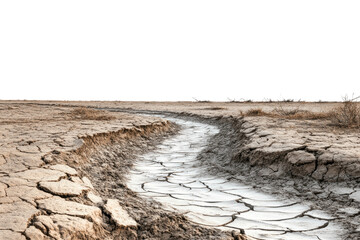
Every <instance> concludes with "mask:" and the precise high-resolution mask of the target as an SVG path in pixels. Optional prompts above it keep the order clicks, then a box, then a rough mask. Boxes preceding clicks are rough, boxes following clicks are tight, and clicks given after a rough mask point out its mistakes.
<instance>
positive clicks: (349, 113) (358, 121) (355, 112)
mask: <svg viewBox="0 0 360 240" xmlns="http://www.w3.org/2000/svg"><path fill="white" fill-rule="evenodd" d="M331 121H332V123H333V124H334V125H337V126H340V127H347V128H354V127H355V128H359V127H360V107H359V104H357V102H354V101H352V100H347V99H345V100H344V103H343V105H342V106H340V107H337V108H335V109H334V110H333V111H332V118H331Z"/></svg>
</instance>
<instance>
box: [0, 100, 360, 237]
mask: <svg viewBox="0 0 360 240" xmlns="http://www.w3.org/2000/svg"><path fill="white" fill-rule="evenodd" d="M38 103H40V104H44V103H41V102H37V104H38ZM6 104H8V103H6ZM6 104H5V105H2V106H4V108H2V111H1V113H2V114H1V115H0V118H1V125H0V127H1V128H2V129H1V131H0V134H1V135H0V147H1V150H2V151H1V152H0V153H1V154H0V165H1V166H0V177H1V180H0V215H3V216H0V221H2V222H1V224H0V226H5V227H2V228H1V230H0V232H1V234H0V236H1V237H3V238H4V239H21V238H24V237H25V236H26V237H28V238H30V239H32V238H34V239H36V238H37V237H39V236H41V237H43V236H45V238H44V239H47V237H50V236H51V235H50V234H53V235H54V236H55V235H56V234H59V233H60V232H61V233H60V234H62V235H61V236H62V237H64V236H67V234H69V233H70V232H72V233H76V231H75V230H74V229H83V230H80V231H79V232H77V233H78V235H76V236H77V237H78V238H79V239H81V238H84V236H83V233H84V231H85V229H86V230H87V231H88V232H89V233H91V234H92V231H97V226H96V225H97V220H98V217H97V211H95V209H83V210H82V211H81V212H82V213H81V215H77V214H78V213H73V214H69V213H66V214H63V211H59V212H57V211H58V210H56V208H55V206H52V204H49V201H44V200H46V199H48V198H53V199H54V200H55V201H57V199H56V197H55V198H54V197H53V196H55V195H58V196H59V197H60V198H62V199H65V200H66V201H67V202H70V201H71V202H74V203H75V202H77V203H79V204H83V205H84V204H85V205H91V206H97V204H99V203H100V202H106V203H107V201H106V200H103V199H102V198H101V197H100V196H99V195H98V193H97V192H100V193H101V191H97V187H98V185H96V187H95V190H93V189H92V188H91V184H89V180H88V179H86V178H84V176H83V173H81V172H79V171H77V174H74V172H73V171H72V170H70V169H68V168H67V167H66V166H65V165H64V164H57V165H56V166H55V167H51V168H50V166H54V164H55V163H51V158H52V157H53V156H54V155H57V154H59V153H62V152H63V151H74V150H75V149H77V148H79V146H81V145H82V144H83V142H82V141H81V137H82V136H87V135H86V134H89V135H91V134H97V133H105V132H109V131H116V130H118V129H120V128H121V127H120V125H122V124H123V125H122V126H123V127H127V128H129V129H130V128H133V127H134V126H133V125H132V124H131V122H132V121H134V119H136V120H135V121H138V123H139V124H140V125H141V122H142V121H143V118H139V119H138V118H136V117H131V118H128V120H127V121H125V122H127V123H126V124H124V122H122V123H121V124H120V122H118V124H115V126H114V125H113V122H112V121H111V122H108V123H107V124H103V123H102V124H97V123H94V121H82V122H76V121H69V119H66V118H65V117H64V116H63V115H62V113H63V112H64V111H66V110H64V109H66V108H63V107H59V106H46V105H45V106H41V107H40V106H37V107H35V105H32V104H29V102H26V105H25V104H20V105H19V104H10V105H11V106H7V105H6ZM46 104H61V105H86V106H93V107H98V108H123V109H141V110H152V111H157V112H172V113H176V114H180V115H181V116H182V117H184V116H190V117H187V120H189V119H193V120H196V121H197V122H203V123H212V124H215V125H216V126H217V127H219V131H220V132H219V133H218V134H215V135H213V136H211V137H210V139H209V142H208V143H207V146H206V147H204V148H203V150H202V151H201V152H200V153H199V155H198V156H197V159H198V160H199V162H200V163H201V167H199V166H197V169H205V168H204V167H205V166H206V169H207V170H206V172H208V173H211V174H212V175H215V174H216V175H218V176H219V179H223V180H224V181H227V182H226V183H227V184H226V185H228V184H230V183H232V184H239V183H241V184H242V185H245V190H244V191H246V188H247V187H250V186H251V187H252V188H250V190H252V191H253V192H256V193H258V194H260V195H258V196H259V197H260V196H267V197H269V198H270V199H271V198H275V200H274V202H279V203H281V202H284V201H285V200H286V201H285V203H286V202H287V200H290V201H294V202H296V204H294V205H291V204H293V203H289V208H291V207H292V206H298V205H301V207H303V209H296V210H297V211H299V212H302V213H303V214H302V216H298V217H297V218H301V219H304V218H305V219H308V218H310V219H315V220H319V221H325V222H327V223H328V225H327V226H325V225H326V223H324V228H326V229H330V230H331V229H333V230H335V231H336V230H337V229H338V228H340V230H339V231H338V232H337V233H336V234H335V235H333V234H332V235H331V236H329V239H332V238H331V237H333V238H334V237H336V236H338V235H342V234H344V235H342V237H343V238H342V239H352V240H357V239H359V236H360V227H359V225H360V224H359V222H360V187H359V177H360V174H359V162H360V161H359V155H360V152H359V145H360V143H359V139H360V138H359V132H358V131H348V130H346V129H336V128H334V127H331V126H329V125H327V123H326V121H318V120H315V121H308V120H286V119H278V118H267V117H247V118H245V119H243V118H239V111H240V110H241V111H246V110H247V109H251V108H256V107H261V108H263V109H264V110H271V109H273V108H274V107H275V106H276V105H274V104H269V103H262V104H257V103H256V104H236V103H234V104H233V103H140V102H139V103H131V102H130V103H126V102H87V103H81V102H58V103H54V102H51V103H46ZM295 105H296V104H295ZM292 106H294V104H288V106H285V107H289V108H292ZM333 106H337V104H336V103H334V104H333V103H329V104H312V103H305V104H301V106H300V108H301V109H302V108H304V109H305V110H314V111H322V110H325V111H326V110H327V109H331V108H332V107H333ZM295 107H298V106H295ZM34 108H38V109H37V111H33V112H32V115H34V116H35V117H30V118H29V109H32V110H34ZM32 110H31V111H32ZM31 111H30V112H31ZM36 112H37V113H36ZM34 113H36V114H34ZM39 113H41V114H39ZM54 113H59V114H54ZM13 115H15V116H16V119H13ZM123 116H128V115H123ZM9 119H10V121H9ZM151 122H152V121H151V120H149V121H148V122H147V123H148V124H149V123H151ZM142 123H143V124H147V123H145V122H142ZM57 125H59V126H61V127H60V131H57V130H58V126H57ZM69 126H70V128H68V127H69ZM43 129H46V130H43ZM79 129H80V132H82V134H80V135H78V136H76V137H75V135H77V134H74V133H77V131H78V130H79ZM44 132H46V133H45V135H44ZM52 132H54V133H52ZM71 132H72V133H73V135H72V136H70V137H69V138H67V137H66V136H67V134H68V133H71ZM52 134H54V135H55V136H58V137H59V136H64V138H58V139H57V140H52V141H48V140H45V139H47V138H48V137H49V136H51V135H52ZM44 136H46V137H45V138H44ZM33 138H35V139H36V144H33V140H32V139H33ZM50 138H51V137H50ZM9 139H10V141H9ZM51 139H52V138H51ZM79 139H80V141H79ZM23 140H24V141H23ZM74 140H76V141H74ZM42 141H44V143H45V144H41V143H42ZM47 144H50V145H49V146H48V148H47V146H46V145H47ZM8 146H11V148H8ZM35 146H36V147H35ZM167 147H169V146H167ZM3 153H5V154H3ZM14 153H15V154H14ZM45 153H47V154H45ZM49 153H51V154H49ZM156 154H159V153H156ZM60 155H61V154H60ZM10 156H11V157H10ZM9 159H10V161H9ZM146 161H147V160H146ZM75 163H76V162H75ZM81 163H82V162H81V161H80V162H77V163H76V164H78V165H79V164H80V165H81ZM76 164H75V165H76ZM198 165H199V164H198ZM37 168H40V169H42V168H44V169H46V171H44V170H39V175H41V177H34V174H33V173H36V174H38V172H33V171H29V170H33V169H37ZM14 169H15V170H14ZM60 169H62V170H60ZM65 169H66V170H65ZM48 170H49V171H50V170H52V171H56V174H55V172H51V173H53V174H54V176H52V174H49V173H50V172H47V171H48ZM73 170H74V171H76V170H75V169H73ZM27 171H29V172H27ZM204 171H205V170H204ZM16 172H26V173H25V174H24V178H22V177H19V176H18V175H16ZM14 174H15V175H14ZM62 174H65V176H62ZM134 174H135V173H134ZM194 174H195V173H194ZM196 174H197V173H196ZM204 174H205V173H203V175H202V176H205V175H204ZM229 174H230V176H229ZM10 175H12V177H10ZM75 175H78V176H75ZM194 176H195V175H194ZM194 176H193V177H194ZM196 176H197V175H196ZM186 177H190V176H186ZM54 178H56V180H54ZM59 180H60V181H63V183H64V184H61V185H64V186H66V189H68V190H69V191H68V190H66V191H63V190H62V189H61V188H60V187H59V186H57V185H56V184H53V183H51V182H58V181H59ZM65 180H68V181H70V182H74V183H78V184H79V185H80V186H81V187H79V188H80V189H78V188H74V186H73V185H72V184H69V183H68V182H67V181H65ZM91 180H92V181H94V179H91ZM95 180H96V179H95ZM160 180H161V181H163V180H164V178H161V179H160ZM40 183H41V184H40ZM200 184H202V183H200ZM212 184H214V183H212ZM206 185H207V186H210V183H209V184H206ZM218 185H224V184H223V183H219V184H218ZM120 186H121V184H120ZM145 186H146V185H144V187H145ZM11 187H13V188H12V189H10V188H11ZM148 187H149V186H148ZM189 187H190V188H191V190H195V189H196V187H199V188H200V189H201V188H202V185H198V186H189ZM16 188H19V189H16ZM83 188H88V189H91V190H81V189H83ZM150 188H151V185H150ZM165 188H168V186H166V187H165ZM190 188H186V189H188V190H190ZM7 189H10V191H9V192H10V195H11V196H7V194H8V193H7ZM49 189H52V190H49ZM145 189H146V188H145ZM207 189H208V190H209V192H212V191H215V190H217V189H216V188H215V187H213V188H211V190H212V191H210V189H209V188H207ZM213 189H214V190H213ZM37 190H38V191H39V192H38V191H37ZM137 190H138V191H140V192H141V191H145V190H144V188H141V189H137ZM150 190H151V189H150ZM250 190H249V191H250ZM49 191H54V193H51V192H49ZM79 191H83V192H82V193H81V194H80V196H78V195H77V194H78V193H79ZM20 192H22V193H24V192H26V193H27V194H23V196H19V195H21V194H20ZM64 192H67V193H66V194H65V195H62V194H64ZM220 192H221V191H220ZM47 194H50V196H49V195H47ZM69 194H70V195H69ZM143 194H147V196H146V198H149V197H150V196H153V197H157V198H161V196H158V195H159V193H152V192H150V191H149V190H146V193H143ZM161 194H163V193H161ZM224 194H227V195H234V196H237V197H239V198H238V199H237V200H238V202H241V201H244V200H246V199H250V200H251V199H252V198H251V197H246V196H245V197H244V196H243V194H244V192H242V194H240V193H238V194H229V193H226V192H225V193H224ZM84 195H86V196H85V198H86V199H87V200H83V198H84ZM180 195H182V194H180ZM101 196H102V195H101ZM203 196H204V195H201V196H200V197H203ZM249 196H251V195H249ZM110 197H112V196H111V195H110V196H108V197H107V198H110ZM260 198H261V197H260ZM89 199H90V202H89ZM284 199H285V200H284ZM132 200H134V201H135V200H137V199H132ZM157 200H158V199H157ZM178 200H180V201H188V200H182V199H178ZM267 200H269V199H267ZM91 201H92V202H91ZM259 201H260V202H262V204H264V201H263V200H259ZM269 201H270V200H269ZM173 202H174V203H175V204H174V205H176V202H178V201H176V200H173ZM110 203H111V204H109V205H110V206H114V203H113V202H112V201H110ZM66 204H68V203H65V205H66ZM103 204H104V203H103ZM39 205H41V206H42V207H45V208H46V209H43V208H39ZM178 205H179V204H178ZM180 205H181V204H180ZM244 205H245V207H247V208H249V209H250V210H249V211H248V212H241V211H239V212H238V214H236V215H235V217H232V220H231V221H232V223H234V224H236V221H235V220H236V219H241V218H242V217H244V214H248V215H247V217H248V219H250V220H249V221H253V220H252V217H253V216H252V215H251V214H254V213H253V212H256V211H258V212H267V211H269V208H273V207H276V206H271V205H270V206H263V208H259V207H261V206H257V205H256V204H253V205H251V204H247V205H246V204H245V202H244ZM99 206H103V205H99ZM152 206H154V205H152ZM165 206H168V202H166V203H165ZM78 207H79V206H77V205H76V204H75V205H74V206H72V208H74V209H77V208H78ZM135 207H137V206H135ZM168 207H169V209H172V208H174V206H172V208H170V206H168ZM176 207H178V206H175V208H176ZM182 207H183V206H180V207H178V208H176V209H178V210H180V211H184V212H185V213H187V211H188V209H183V208H182ZM198 207H199V206H194V207H193V208H192V210H191V211H193V212H194V213H195V216H193V218H192V220H193V221H194V222H196V218H195V217H196V213H197V211H198V210H199V208H198ZM200 207H204V206H200ZM208 207H209V208H208V209H210V207H211V206H208ZM252 207H253V209H252ZM278 207H281V208H282V210H284V212H285V214H286V213H287V211H286V210H287V207H286V206H283V205H281V206H278ZM306 207H310V208H311V209H310V210H305V208H306ZM181 208H182V209H181ZM256 208H258V209H256ZM14 209H19V211H18V210H14ZM99 209H100V210H101V211H102V215H103V218H104V214H105V215H106V217H109V216H111V214H108V213H106V211H105V209H103V207H100V208H99ZM200 209H201V208H200ZM126 210H128V211H129V213H130V216H132V217H134V216H135V215H134V214H133V213H132V212H131V211H130V209H129V208H127V207H126ZM226 210H227V209H226ZM240 210H242V209H240ZM54 211H55V212H54ZM217 211H218V209H217V208H216V209H212V212H211V211H210V213H211V214H218V212H217ZM289 211H290V210H289ZM14 212H15V214H14ZM18 212H19V213H18ZM64 212H66V211H64ZM241 214H243V216H242V217H240V216H241ZM115 215H116V214H114V216H115ZM188 215H189V213H188ZM205 215H210V214H205ZM28 216H30V217H29V218H28ZM231 216H234V215H233V214H231ZM245 216H246V215H245ZM284 216H285V215H282V216H281V215H280V217H281V218H284ZM292 216H293V215H292ZM292 216H290V217H289V216H288V217H289V220H288V221H290V220H294V218H292ZM197 217H199V216H197ZM256 217H257V218H258V217H262V218H264V220H261V221H262V222H268V221H270V222H273V221H278V222H281V221H280V220H281V219H269V218H268V217H270V216H267V215H266V214H264V215H263V216H259V215H256ZM7 218H9V219H10V220H11V221H5V220H4V219H7ZM234 219H235V220H234ZM245 219H246V218H245ZM24 220H26V223H25V224H24V223H23V222H22V221H24ZM82 220H84V221H82ZM135 220H137V221H138V220H139V218H135ZM203 220H204V219H203V218H202V219H201V220H200V218H197V221H198V222H200V221H203ZM77 221H79V224H75V223H76V222H77ZM295 222H296V223H294V222H292V223H291V224H292V225H293V226H295V225H296V224H300V225H302V223H299V222H298V221H295ZM3 223H4V224H5V225H3ZM9 224H12V225H13V226H12V227H11V228H9V227H8V226H9ZM149 224H151V223H149ZM203 224H204V222H203ZM229 224H230V225H229V226H221V227H220V228H224V227H226V228H228V227H231V228H234V226H233V225H231V223H229ZM243 224H244V225H243V226H242V227H240V228H245V229H247V232H249V233H251V231H253V233H252V234H253V235H254V236H255V235H256V234H265V235H266V234H272V235H275V236H271V237H280V236H281V235H283V236H287V237H288V238H291V237H293V238H292V239H301V238H300V236H301V234H306V232H302V231H304V229H297V230H291V228H289V225H282V226H281V227H283V228H284V229H282V230H280V229H278V230H279V231H278V230H276V231H278V232H277V233H278V234H280V235H278V236H276V234H274V232H270V233H267V232H264V230H263V229H262V232H259V231H258V230H259V229H250V228H251V225H246V224H245V222H244V223H243ZM219 225H224V224H219ZM305 225H306V224H305ZM24 226H25V227H26V229H25V231H24V230H23V229H24ZM74 226H76V227H74ZM236 227H238V226H235V228H236ZM311 227H313V226H311ZM14 229H15V230H14ZM60 229H62V231H60ZM289 229H290V230H289ZM281 231H282V232H281ZM311 231H318V232H319V231H321V229H318V230H311ZM311 231H310V232H311ZM327 232H330V233H331V232H332V231H326V232H323V233H321V232H320V233H319V234H320V235H319V238H320V239H328V238H324V236H326V235H324V234H326V233H327ZM284 233H285V234H284ZM294 234H295V235H294ZM321 234H322V235H321ZM29 236H30V237H29ZM74 236H75V235H74ZM257 236H258V237H261V235H257ZM313 236H316V235H313ZM306 237H309V236H306ZM321 237H322V238H321ZM39 239H41V238H39ZM50 239H51V238H50ZM235 239H236V238H235ZM275 239H276V238H275ZM280 239H281V238H280Z"/></svg>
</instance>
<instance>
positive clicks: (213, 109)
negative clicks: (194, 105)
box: [200, 107, 227, 111]
mask: <svg viewBox="0 0 360 240" xmlns="http://www.w3.org/2000/svg"><path fill="white" fill-rule="evenodd" d="M226 109H227V108H224V107H208V108H201V109H200V110H212V111H216V110H226Z"/></svg>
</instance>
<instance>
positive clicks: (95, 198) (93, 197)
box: [87, 192, 103, 205]
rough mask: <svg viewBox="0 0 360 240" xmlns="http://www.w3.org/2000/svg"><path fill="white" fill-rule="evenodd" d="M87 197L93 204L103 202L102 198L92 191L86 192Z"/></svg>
mask: <svg viewBox="0 0 360 240" xmlns="http://www.w3.org/2000/svg"><path fill="white" fill-rule="evenodd" d="M87 198H88V199H89V200H90V201H91V202H92V203H94V204H100V205H101V204H103V200H102V198H101V197H99V196H97V195H95V194H94V193H93V192H88V193H87Z"/></svg>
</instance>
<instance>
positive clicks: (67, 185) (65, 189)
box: [39, 179, 88, 197]
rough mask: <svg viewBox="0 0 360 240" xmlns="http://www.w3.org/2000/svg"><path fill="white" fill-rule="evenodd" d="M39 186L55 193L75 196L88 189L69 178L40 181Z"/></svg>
mask: <svg viewBox="0 0 360 240" xmlns="http://www.w3.org/2000/svg"><path fill="white" fill-rule="evenodd" d="M39 187H40V188H41V189H44V190H46V191H48V192H51V193H52V194H54V195H59V196H67V197H75V196H79V195H81V194H82V192H83V191H86V190H88V188H87V187H84V186H82V185H80V184H78V183H74V182H71V181H69V180H67V179H61V180H60V181H59V182H40V183H39Z"/></svg>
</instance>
